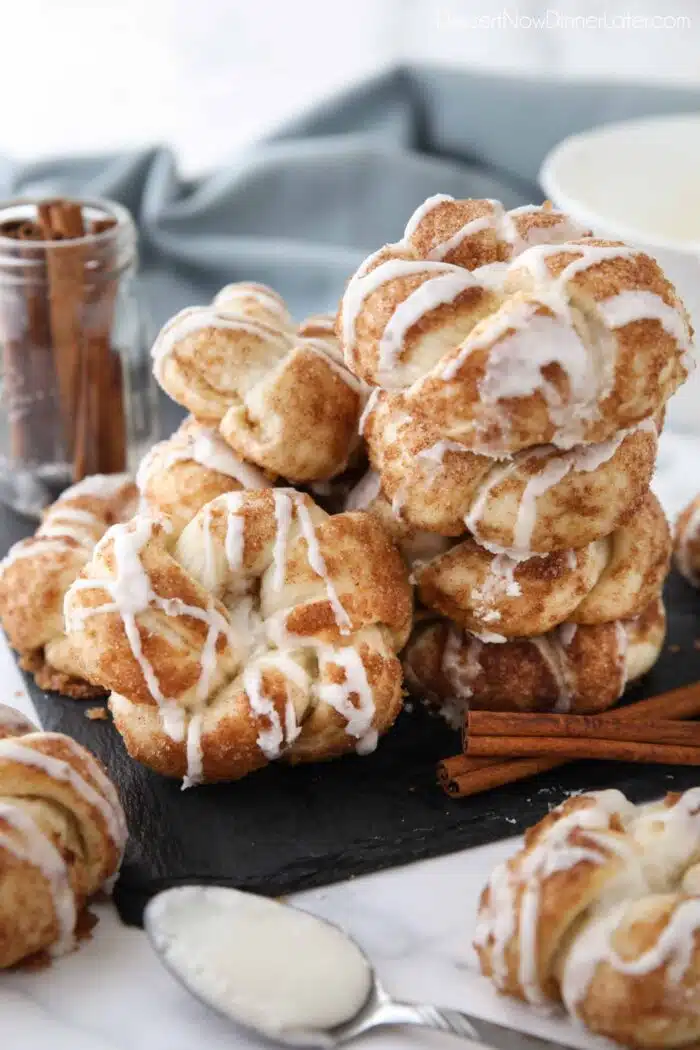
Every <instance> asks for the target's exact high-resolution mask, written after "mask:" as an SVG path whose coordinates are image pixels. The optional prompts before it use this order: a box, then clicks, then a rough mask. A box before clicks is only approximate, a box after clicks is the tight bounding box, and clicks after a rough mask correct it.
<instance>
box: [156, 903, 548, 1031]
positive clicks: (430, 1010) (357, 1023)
mask: <svg viewBox="0 0 700 1050" xmlns="http://www.w3.org/2000/svg"><path fill="white" fill-rule="evenodd" d="M178 892H179V890H178V889H171V890H165V891H164V894H177V893H178ZM164 894H159V895H158V896H157V897H154V898H153V900H152V901H151V902H150V903H149V904H148V905H147V907H146V909H145V912H144V927H145V930H146V933H147V934H148V938H149V940H150V942H151V945H152V947H153V949H154V951H155V952H156V955H157V956H158V958H159V959H160V961H161V963H162V964H163V965H164V966H165V968H166V969H167V970H168V972H169V973H170V974H171V975H172V976H173V977H175V979H176V980H177V981H178V982H179V983H180V984H181V985H182V986H183V987H184V988H186V989H187V991H188V992H190V994H191V995H193V996H194V997H195V998H196V999H198V1000H199V1001H200V1002H201V1003H203V1004H204V1005H205V1006H208V1007H210V1008H211V1009H213V1010H215V1011H216V1012H217V1013H219V1014H221V1015H222V1016H225V1017H227V1018H228V1019H229V1020H230V1021H233V1022H235V1023H236V1024H238V1025H240V1026H241V1027H243V1028H246V1029H248V1030H249V1031H254V1032H255V1033H256V1034H257V1035H260V1036H262V1037H263V1038H264V1039H266V1040H268V1041H269V1040H271V1039H272V1040H274V1041H276V1042H278V1043H280V1044H283V1045H287V1046H319V1047H326V1048H332V1047H337V1046H342V1045H343V1044H345V1043H347V1042H350V1040H352V1039H355V1038H357V1037H358V1036H361V1035H364V1034H365V1033H366V1032H370V1031H373V1030H374V1029H377V1028H386V1027H395V1026H401V1025H410V1026H415V1027H419V1028H430V1029H433V1030H434V1031H438V1032H449V1033H451V1034H452V1035H457V1036H461V1037H462V1038H463V1039H466V1040H468V1041H469V1042H470V1043H472V1044H480V1045H481V1046H484V1045H486V1046H489V1047H493V1048H494V1050H560V1048H561V1046H562V1045H563V1044H562V1043H561V1042H556V1043H555V1042H553V1041H550V1040H549V1039H541V1038H539V1037H538V1036H532V1035H528V1034H526V1033H523V1032H518V1031H515V1030H514V1029H512V1028H506V1027H504V1026H503V1025H499V1024H494V1023H493V1022H492V1021H484V1020H482V1019H481V1018H478V1017H472V1016H470V1015H469V1014H465V1013H462V1012H461V1011H460V1010H453V1009H451V1008H447V1007H438V1006H430V1005H428V1004H425V1005H424V1004H420V1003H405V1002H398V1001H396V1000H394V999H392V998H391V997H390V996H389V995H388V994H387V993H386V992H385V991H384V989H383V988H382V986H381V984H380V983H379V980H378V978H377V975H376V973H375V971H374V968H373V967H372V965H371V964H370V962H369V960H368V959H367V957H366V955H365V954H364V952H362V949H361V948H360V947H359V945H358V944H357V943H356V942H355V941H353V940H352V938H350V937H349V936H348V935H347V934H346V933H345V931H344V930H340V928H339V927H337V926H335V924H334V923H331V922H328V921H327V920H326V919H320V918H318V917H317V916H309V913H308V912H304V913H303V914H304V915H305V917H307V918H312V919H313V920H314V921H316V922H318V923H322V924H324V925H325V926H328V927H331V928H333V929H335V930H339V932H340V933H341V934H342V935H343V936H344V937H346V938H347V940H348V941H349V942H350V943H352V944H353V945H354V947H355V949H356V950H357V952H358V953H360V955H362V957H363V958H364V960H365V962H366V964H367V968H368V972H369V974H370V977H371V986H370V991H369V995H368V997H367V999H366V1001H365V1003H364V1005H363V1006H362V1007H361V1008H360V1009H359V1010H358V1012H357V1013H356V1014H355V1016H354V1017H351V1018H350V1019H349V1020H348V1021H346V1022H345V1023H343V1024H340V1025H337V1026H336V1027H333V1028H327V1029H322V1030H321V1029H304V1030H301V1029H298V1028H295V1029H293V1030H291V1029H286V1030H284V1031H283V1032H275V1033H274V1034H271V1033H270V1032H269V1031H266V1030H264V1029H263V1028H262V1027H260V1028H257V1027H254V1026H253V1025H252V1024H251V1022H250V1021H249V1020H245V1019H243V1018H241V1017H239V1016H237V1015H236V1013H235V1009H234V1006H233V1005H231V1006H230V1007H224V1006H223V1005H222V1004H221V1003H220V1002H215V1001H213V1000H212V999H211V998H208V997H207V996H206V995H205V994H203V993H202V991H201V989H199V988H196V987H194V986H193V984H192V982H191V980H190V979H189V978H188V975H187V973H186V972H183V969H181V968H180V967H179V966H174V965H173V962H172V960H171V959H169V958H168V956H167V954H166V951H165V949H164V944H163V938H162V936H160V935H159V934H160V932H161V931H160V928H159V925H158V915H157V913H158V908H157V905H156V902H157V901H158V900H159V899H160V898H162V897H163V896H164ZM285 907H289V908H291V905H285ZM291 910H294V911H296V910H299V909H291Z"/></svg>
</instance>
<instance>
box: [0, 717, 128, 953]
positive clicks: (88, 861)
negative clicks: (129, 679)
mask: <svg viewBox="0 0 700 1050" xmlns="http://www.w3.org/2000/svg"><path fill="white" fill-rule="evenodd" d="M125 842H126V824H125V820H124V814H123V811H122V808H121V805H120V803H119V799H118V797H117V794H116V792H115V790H114V787H113V786H112V784H111V782H110V781H109V779H108V777H107V775H106V774H105V772H104V770H103V768H102V766H101V765H100V763H99V762H98V761H97V759H95V758H94V757H93V756H92V755H91V754H90V752H89V751H86V750H85V748H83V747H81V746H80V745H79V744H78V743H76V741H74V740H72V739H71V738H70V737H66V736H63V735H62V734H60V733H42V732H39V731H38V730H37V729H36V727H35V726H33V725H32V724H31V723H29V722H27V721H26V720H24V719H22V718H21V717H19V716H18V714H17V712H15V711H13V710H12V709H11V708H7V707H5V706H4V705H0V869H1V870H2V874H3V877H2V880H0V968H2V967H5V966H11V965H13V963H15V962H18V961H19V960H20V959H23V958H24V957H25V956H27V955H31V954H33V953H35V952H38V951H41V950H46V949H48V950H50V951H51V952H52V953H53V954H59V953H61V952H64V951H68V950H69V949H70V948H71V947H72V946H73V943H74V931H75V925H76V919H77V916H78V914H79V911H80V908H81V907H82V905H83V904H84V902H85V900H86V898H87V897H89V896H90V895H91V894H94V893H95V892H96V891H97V890H98V889H99V888H100V886H102V885H103V883H104V882H105V880H106V879H108V878H110V877H111V876H112V875H113V874H114V873H115V872H116V871H117V869H118V866H119V863H120V861H121V856H122V852H123V849H124V845H125Z"/></svg>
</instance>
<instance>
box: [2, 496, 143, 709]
mask: <svg viewBox="0 0 700 1050" xmlns="http://www.w3.org/2000/svg"><path fill="white" fill-rule="evenodd" d="M136 496H137V492H136V488H135V486H134V485H133V483H132V481H131V479H130V478H128V477H127V476H126V475H110V476H106V475H104V476H103V475H95V476H94V477H92V478H86V479H85V480H84V481H82V482H79V483H78V484H77V485H74V486H73V487H72V488H69V489H66V491H65V492H64V493H63V494H62V495H61V497H60V498H59V499H58V500H57V501H56V502H55V503H53V504H52V505H51V506H50V507H48V508H47V510H46V511H45V512H44V516H43V519H42V522H41V524H40V526H39V528H38V529H37V531H36V533H35V534H34V535H33V536H31V537H29V538H28V539H25V540H20V541H19V543H16V544H15V546H14V547H12V548H11V550H10V551H9V552H8V554H7V555H6V557H5V559H4V560H3V561H2V562H1V563H0V619H1V620H2V626H3V628H4V630H5V633H6V634H7V637H8V639H9V641H10V644H11V645H12V647H13V648H14V649H16V650H17V652H18V653H19V654H20V661H21V663H22V666H23V667H24V668H25V669H26V670H29V671H31V672H32V673H33V674H34V676H35V679H36V681H37V684H38V685H39V687H40V688H42V689H57V690H58V691H59V692H62V693H64V694H65V695H67V696H73V697H75V698H76V699H82V698H87V697H90V696H95V695H98V693H99V692H100V691H102V690H99V689H96V688H95V687H94V686H91V685H89V684H88V683H87V682H86V681H85V679H84V675H83V673H82V667H81V664H80V661H79V659H78V658H77V656H76V653H75V651H74V649H73V647H72V645H71V644H70V642H69V641H68V640H67V638H66V635H65V629H64V622H63V599H64V596H65V593H66V591H67V590H68V588H69V587H70V585H71V583H72V582H73V580H74V579H75V578H76V576H77V575H78V573H79V572H80V570H81V569H82V567H83V566H84V565H85V564H86V563H87V562H88V561H89V559H90V554H91V551H92V549H93V547H94V546H95V544H96V543H97V541H98V540H99V539H100V537H101V536H103V535H104V533H105V532H106V531H107V529H108V528H109V527H110V525H112V524H114V523H115V522H117V521H122V520H124V519H125V518H127V517H130V515H131V514H132V513H133V511H134V510H135V507H136Z"/></svg>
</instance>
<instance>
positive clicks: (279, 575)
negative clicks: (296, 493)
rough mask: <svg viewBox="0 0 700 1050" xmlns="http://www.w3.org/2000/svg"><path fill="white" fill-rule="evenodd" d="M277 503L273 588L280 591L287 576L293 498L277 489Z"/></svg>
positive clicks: (274, 496) (275, 498)
mask: <svg viewBox="0 0 700 1050" xmlns="http://www.w3.org/2000/svg"><path fill="white" fill-rule="evenodd" d="M272 495H273V499H274V501H275V523H276V531H275V544H274V547H273V553H272V564H273V566H274V569H273V576H272V586H273V588H274V590H276V591H280V590H281V589H282V587H283V586H284V581H285V577H286V574H287V539H288V536H289V527H290V525H291V523H292V507H293V504H292V496H291V494H290V493H289V492H285V491H282V490H281V489H275V491H274V492H273V494H272Z"/></svg>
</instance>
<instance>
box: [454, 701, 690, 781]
mask: <svg viewBox="0 0 700 1050" xmlns="http://www.w3.org/2000/svg"><path fill="white" fill-rule="evenodd" d="M698 715H700V682H697V683H694V684H693V685H689V686H683V687H682V688H681V689H674V690H673V691H671V692H668V693H663V694H661V695H660V696H656V697H653V698H652V699H650V700H640V701H639V702H638V703H635V704H628V705H626V706H625V707H621V708H618V709H617V710H615V711H610V712H607V713H605V714H601V715H560V714H512V713H498V712H492V711H470V712H468V713H467V716H466V721H465V725H464V738H463V751H462V754H460V755H456V756H455V757H454V758H448V759H445V760H444V761H443V762H440V763H439V764H438V770H437V775H438V783H439V784H440V785H441V786H442V788H443V789H444V791H445V792H446V793H447V794H448V795H450V796H451V797H452V798H464V797H466V796H468V795H475V794H478V793H479V792H481V791H486V790H488V789H489V788H495V787H502V786H503V785H505V784H510V783H514V782H515V781H518V780H523V779H526V778H527V777H531V776H535V775H536V774H538V773H545V772H548V771H549V770H552V769H556V768H557V767H558V766H562V765H565V764H566V763H567V762H570V761H573V760H574V759H581V758H594V759H615V760H619V761H624V762H649V763H663V764H669V765H700V724H696V723H692V722H689V721H686V720H687V719H691V718H695V717H697V716H698Z"/></svg>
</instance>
